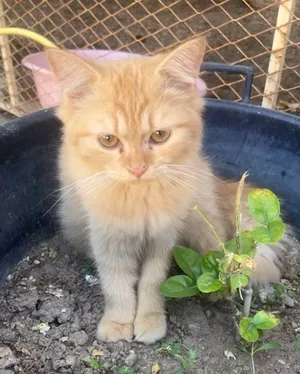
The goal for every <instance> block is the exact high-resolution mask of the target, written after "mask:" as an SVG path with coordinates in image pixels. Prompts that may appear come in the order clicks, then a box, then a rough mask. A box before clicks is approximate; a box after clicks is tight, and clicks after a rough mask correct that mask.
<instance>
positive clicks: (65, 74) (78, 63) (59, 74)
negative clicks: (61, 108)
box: [45, 48, 97, 101]
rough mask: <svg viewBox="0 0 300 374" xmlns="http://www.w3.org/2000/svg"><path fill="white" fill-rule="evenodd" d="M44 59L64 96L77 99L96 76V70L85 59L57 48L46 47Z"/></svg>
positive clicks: (86, 90) (87, 88)
mask: <svg viewBox="0 0 300 374" xmlns="http://www.w3.org/2000/svg"><path fill="white" fill-rule="evenodd" d="M45 54H46V59H47V61H48V63H49V65H50V68H51V70H52V72H53V74H54V76H55V77H56V79H57V81H58V84H59V86H60V88H61V90H62V93H63V95H64V96H65V97H67V98H68V99H70V100H71V101H76V100H79V99H80V98H81V97H83V95H84V94H85V93H86V92H88V90H89V88H90V87H91V84H92V83H93V82H95V80H96V78H97V72H96V71H95V70H94V68H93V66H92V65H90V64H89V63H88V62H87V61H86V60H84V59H83V58H81V57H78V56H76V55H75V54H74V53H71V52H67V51H64V50H62V49H58V48H51V49H47V50H46V52H45Z"/></svg>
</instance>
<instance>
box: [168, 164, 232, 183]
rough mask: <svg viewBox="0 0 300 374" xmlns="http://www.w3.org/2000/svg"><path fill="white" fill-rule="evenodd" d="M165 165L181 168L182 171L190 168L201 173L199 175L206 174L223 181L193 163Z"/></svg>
mask: <svg viewBox="0 0 300 374" xmlns="http://www.w3.org/2000/svg"><path fill="white" fill-rule="evenodd" d="M166 166H168V167H170V168H174V169H175V168H176V169H181V170H183V171H189V170H191V171H194V172H195V173H198V174H201V175H207V176H209V177H211V178H213V179H215V180H217V181H218V182H221V183H225V182H224V181H222V180H221V179H220V178H218V177H217V176H216V175H215V174H214V173H210V172H208V171H207V170H203V169H201V168H199V167H196V166H193V165H180V164H167V165H166ZM187 169H188V170H187Z"/></svg>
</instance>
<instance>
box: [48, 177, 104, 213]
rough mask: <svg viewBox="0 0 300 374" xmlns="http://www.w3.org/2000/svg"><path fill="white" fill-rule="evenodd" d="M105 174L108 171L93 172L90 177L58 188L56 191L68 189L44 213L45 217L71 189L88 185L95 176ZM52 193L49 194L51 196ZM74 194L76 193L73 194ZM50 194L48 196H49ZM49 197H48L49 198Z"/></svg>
mask: <svg viewBox="0 0 300 374" xmlns="http://www.w3.org/2000/svg"><path fill="white" fill-rule="evenodd" d="M103 174H106V172H98V173H95V174H93V175H90V176H88V177H86V178H83V179H81V180H79V181H76V182H74V183H71V184H70V185H68V186H64V187H62V188H60V189H58V190H57V191H55V192H59V191H64V190H65V189H67V188H68V189H67V191H66V192H64V193H63V194H62V195H61V196H60V197H59V198H58V199H57V200H56V202H55V203H54V204H53V205H52V206H51V207H50V208H49V209H48V210H47V211H46V213H44V215H43V217H44V216H46V215H47V214H48V213H49V212H50V211H51V210H52V209H53V208H54V207H55V206H56V205H57V204H58V203H59V202H60V201H61V200H62V199H63V198H64V197H65V196H66V195H67V194H69V193H70V192H71V191H74V190H75V189H76V187H78V186H79V188H80V187H82V186H84V185H88V182H93V178H97V177H100V176H102V175H103ZM91 179H92V181H91ZM55 192H53V193H52V194H51V195H53V194H54V193H55ZM51 195H49V196H51ZM73 195H74V194H73ZM49 196H48V197H49ZM48 197H47V198H48Z"/></svg>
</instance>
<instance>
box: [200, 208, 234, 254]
mask: <svg viewBox="0 0 300 374" xmlns="http://www.w3.org/2000/svg"><path fill="white" fill-rule="evenodd" d="M194 210H195V211H196V212H197V213H198V214H199V216H201V217H202V219H203V220H204V222H205V223H206V224H207V225H208V226H209V227H210V228H211V230H212V232H213V234H214V236H215V238H216V239H217V241H218V243H219V246H220V247H221V248H222V249H223V251H224V252H225V253H226V252H227V249H226V248H225V245H224V243H223V242H222V240H221V238H220V237H219V235H218V233H217V232H216V230H215V228H214V227H213V225H212V224H211V223H210V222H209V220H208V219H207V218H206V217H205V215H204V214H203V213H202V212H201V211H200V210H199V208H198V206H197V205H196V206H195V207H194Z"/></svg>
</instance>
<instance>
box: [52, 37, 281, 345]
mask: <svg viewBox="0 0 300 374" xmlns="http://www.w3.org/2000/svg"><path fill="white" fill-rule="evenodd" d="M204 50H205V40H204V39H203V38H197V39H193V40H191V41H188V42H186V43H185V44H183V45H181V46H180V47H178V48H177V49H175V50H173V51H172V52H170V53H167V54H163V55H157V56H155V57H152V58H138V59H129V60H124V61H109V62H97V63H95V62H88V61H85V60H83V59H81V58H79V57H76V56H75V55H73V54H70V53H68V52H66V51H62V50H58V49H52V50H48V52H47V58H48V61H49V63H50V65H51V68H52V70H53V72H54V74H55V76H56V77H57V79H58V81H59V83H60V85H61V88H62V96H61V104H60V108H59V110H58V116H59V117H60V119H61V120H62V121H63V123H64V134H63V144H62V147H61V152H60V161H59V166H60V180H61V184H62V187H63V189H62V191H63V192H62V199H61V201H62V204H61V206H60V216H61V221H62V225H63V227H64V231H65V234H66V236H67V237H68V238H69V240H70V241H72V242H73V243H75V245H77V246H78V245H80V246H83V247H85V248H86V250H89V249H91V251H92V253H93V256H94V259H95V262H96V264H97V266H98V270H99V276H100V279H101V287H102V290H103V293H104V296H105V311H104V314H103V316H102V319H101V320H100V323H99V326H98V331H97V335H98V338H99V339H102V340H105V341H118V340H120V339H126V340H130V339H132V338H133V337H135V339H136V340H138V341H140V342H144V343H153V342H155V341H156V340H158V339H160V338H162V337H163V336H164V335H165V333H166V329H167V326H166V317H165V311H164V299H163V297H162V296H161V295H160V293H159V287H160V284H161V283H162V282H163V281H164V280H165V278H166V276H167V273H168V269H169V265H170V261H171V251H172V248H173V247H174V246H175V245H177V244H181V243H185V244H188V245H190V246H191V247H192V248H194V249H197V250H199V251H200V252H201V253H204V252H207V251H210V250H214V249H216V248H217V242H216V240H215V238H214V236H213V235H212V233H211V231H210V230H209V228H208V227H207V226H206V224H205V223H204V222H203V221H202V219H201V218H200V217H199V216H198V215H197V214H196V213H195V212H194V211H193V210H192V208H193V207H194V206H195V204H197V205H198V206H199V207H200V209H201V210H202V212H203V213H204V214H205V215H206V217H207V218H208V219H209V220H210V221H211V222H213V224H214V226H215V228H216V230H217V232H218V233H219V235H220V236H221V237H222V238H223V239H224V240H226V239H228V238H230V237H231V236H232V235H233V222H232V219H231V218H232V212H233V201H234V194H235V186H234V185H232V184H225V183H223V182H220V181H218V180H217V178H216V177H215V176H214V175H213V172H212V170H211V168H210V166H209V164H208V163H207V161H206V160H205V159H204V158H203V157H202V156H201V143H202V130H203V123H202V118H201V112H202V110H203V100H202V98H200V97H199V95H198V94H197V90H196V87H195V80H196V77H197V76H198V69H199V65H200V63H201V61H202V58H203V54H204ZM156 131H166V132H169V133H170V137H169V139H167V140H166V141H165V142H164V143H161V144H155V143H153V142H151V140H150V137H151V134H153V133H155V132H156ZM103 135H104V136H105V135H110V136H114V137H117V138H118V139H119V143H118V144H117V145H116V146H115V147H114V148H113V149H108V148H105V147H103V146H102V145H101V144H100V143H99V139H100V138H101V137H103ZM137 168H138V169H141V168H145V170H146V169H147V170H146V171H145V172H144V173H143V174H142V175H141V176H139V177H137V176H135V175H134V174H132V172H131V170H135V169H137ZM246 221H247V222H245V224H246V225H247V226H249V225H251V222H250V221H249V219H247V217H246ZM276 262H277V256H276V255H275V253H274V252H273V251H272V249H270V248H269V247H268V248H261V249H259V252H258V255H257V269H256V280H257V281H261V282H265V281H269V280H272V281H273V280H277V279H278V277H279V270H278V268H277V266H276ZM136 284H138V291H137V293H136V292H135V286H136Z"/></svg>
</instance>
